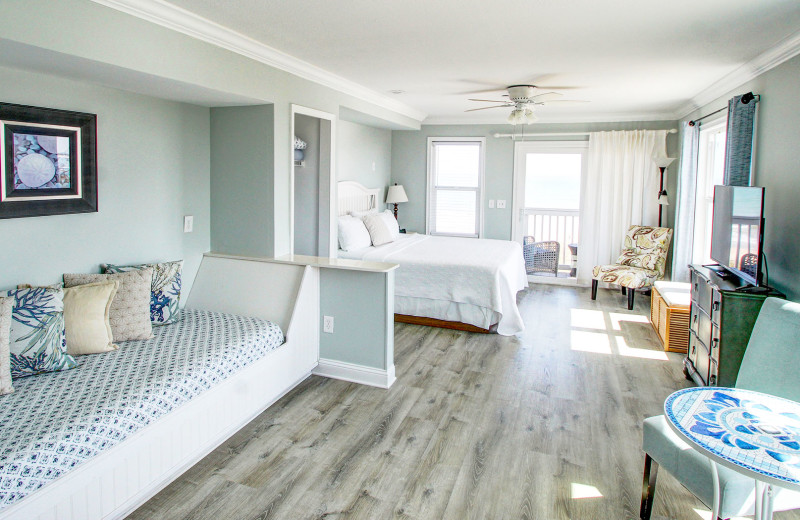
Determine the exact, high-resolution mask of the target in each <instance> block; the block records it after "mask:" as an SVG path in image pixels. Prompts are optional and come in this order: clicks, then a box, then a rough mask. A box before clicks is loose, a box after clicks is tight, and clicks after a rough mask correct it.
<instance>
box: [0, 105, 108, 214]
mask: <svg viewBox="0 0 800 520" xmlns="http://www.w3.org/2000/svg"><path fill="white" fill-rule="evenodd" d="M96 142H97V116H96V115H95V114H86V113H83V112H71V111H67V110H57V109H53V108H40V107H31V106H25V105H13V104H10V103H2V102H0V218H18V217H34V216H42V215H62V214H67V213H89V212H94V211H97V150H96Z"/></svg>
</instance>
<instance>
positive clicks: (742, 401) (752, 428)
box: [664, 387, 800, 520]
mask: <svg viewBox="0 0 800 520" xmlns="http://www.w3.org/2000/svg"><path fill="white" fill-rule="evenodd" d="M664 412H665V416H666V418H667V423H668V424H669V425H670V427H671V428H672V429H673V431H675V433H676V434H677V435H678V436H679V437H680V438H681V439H683V440H684V441H686V442H687V443H688V444H689V445H690V446H692V447H693V448H695V449H697V450H698V451H699V452H700V453H702V454H703V455H706V456H707V457H708V458H709V460H710V461H711V462H710V463H711V467H712V475H713V478H714V503H713V504H712V509H713V516H712V518H717V514H718V512H719V476H718V474H717V466H716V465H717V464H721V465H723V466H725V467H726V468H730V469H732V470H734V471H736V472H738V473H741V474H742V475H746V476H748V477H752V478H753V479H754V480H755V483H756V504H755V513H756V520H759V519H760V520H771V519H772V509H773V504H772V499H773V486H777V487H782V488H787V489H793V490H800V403H797V402H794V401H789V400H788V399H782V398H780V397H775V396H772V395H768V394H762V393H760V392H753V391H751V390H743V389H736V388H718V387H699V388H686V389H684V390H679V391H677V392H675V393H674V394H672V395H670V396H669V397H668V398H667V400H666V401H665V402H664Z"/></svg>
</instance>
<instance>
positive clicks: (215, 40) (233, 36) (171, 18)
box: [92, 0, 427, 121]
mask: <svg viewBox="0 0 800 520" xmlns="http://www.w3.org/2000/svg"><path fill="white" fill-rule="evenodd" d="M92 1H93V2H95V3H97V4H100V5H103V6H106V7H110V8H111V9H116V10H117V11H121V12H123V13H126V14H129V15H132V16H135V17H137V18H141V19H143V20H147V21H148V22H151V23H155V24H158V25H160V26H162V27H166V28H167V29H171V30H173V31H177V32H179V33H183V34H186V35H187V36H191V37H192V38H195V39H197V40H201V41H204V42H207V43H210V44H212V45H216V46H217V47H221V48H223V49H227V50H229V51H232V52H235V53H237V54H241V55H242V56H246V57H248V58H251V59H253V60H256V61H258V62H261V63H263V64H265V65H269V66H270V67H274V68H276V69H279V70H282V71H285V72H288V73H290V74H294V75H295V76H298V77H300V78H303V79H306V80H309V81H313V82H314V83H318V84H320V85H323V86H325V87H328V88H331V89H333V90H337V91H339V92H342V93H344V94H347V95H350V96H353V97H356V98H358V99H361V100H363V101H366V102H369V103H372V104H374V105H376V106H379V107H381V108H385V109H387V110H391V111H393V112H396V113H398V114H401V115H404V116H406V117H410V118H411V119H414V120H417V121H422V120H424V119H425V117H427V114H425V113H424V112H422V111H420V110H417V109H415V108H413V107H410V106H408V105H406V104H405V103H401V102H399V101H397V100H396V99H393V98H391V97H389V96H386V95H383V94H381V93H380V92H376V91H374V90H372V89H370V88H367V87H365V86H363V85H360V84H358V83H356V82H354V81H350V80H349V79H346V78H343V77H341V76H338V75H336V74H334V73H332V72H329V71H327V70H325V69H322V68H320V67H317V66H316V65H312V64H311V63H308V62H307V61H303V60H301V59H299V58H295V57H294V56H291V55H289V54H286V53H285V52H281V51H279V50H278V49H275V48H274V47H270V46H268V45H264V44H263V43H261V42H259V41H257V40H254V39H253V38H250V37H249V36H245V35H243V34H241V33H238V32H236V31H233V30H231V29H229V28H227V27H223V26H222V25H219V24H218V23H215V22H212V21H211V20H208V19H206V18H203V17H202V16H199V15H197V14H195V13H192V12H191V11H187V10H185V9H182V8H180V7H177V6H174V5H172V4H169V3H167V2H164V1H163V0H92Z"/></svg>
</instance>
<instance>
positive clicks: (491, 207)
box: [489, 199, 494, 209]
mask: <svg viewBox="0 0 800 520" xmlns="http://www.w3.org/2000/svg"><path fill="white" fill-rule="evenodd" d="M489 209H494V199H489Z"/></svg>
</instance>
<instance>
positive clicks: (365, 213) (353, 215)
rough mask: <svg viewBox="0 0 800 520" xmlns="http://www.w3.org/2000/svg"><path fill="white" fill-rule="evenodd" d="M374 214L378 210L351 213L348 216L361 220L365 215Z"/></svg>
mask: <svg viewBox="0 0 800 520" xmlns="http://www.w3.org/2000/svg"><path fill="white" fill-rule="evenodd" d="M376 213H378V208H372V209H368V210H367V211H351V212H350V216H351V217H355V218H360V219H362V220H363V219H364V217H366V216H367V215H375V214H376Z"/></svg>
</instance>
